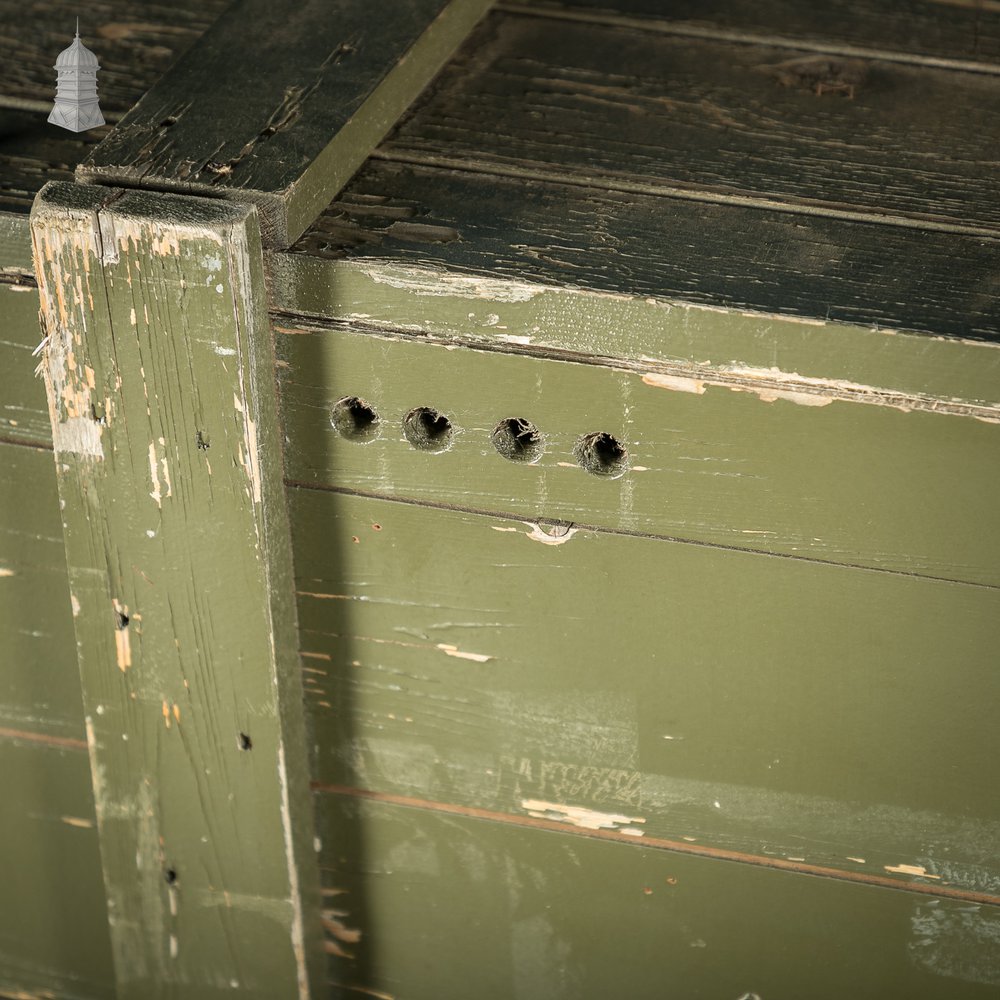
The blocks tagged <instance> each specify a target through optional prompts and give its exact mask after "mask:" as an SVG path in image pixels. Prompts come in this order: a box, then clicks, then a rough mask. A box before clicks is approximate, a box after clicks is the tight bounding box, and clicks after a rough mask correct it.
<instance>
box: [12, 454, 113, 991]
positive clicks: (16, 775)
mask: <svg viewBox="0 0 1000 1000" xmlns="http://www.w3.org/2000/svg"><path fill="white" fill-rule="evenodd" d="M49 457H50V459H51V456H49ZM74 669H75V668H74ZM0 798H2V801H3V808H2V809H0V875H2V878H3V895H4V900H5V902H6V905H5V906H0V996H10V997H15V998H19V1000H25V998H36V997H37V998H43V997H59V998H60V1000H63V998H66V1000H112V998H113V997H114V996H115V991H114V975H113V972H112V968H111V946H110V943H109V941H108V914H107V908H106V907H105V904H104V887H103V885H102V884H101V858H100V852H99V849H98V841H97V829H96V823H95V819H94V797H93V793H92V791H91V786H90V768H89V765H88V763H87V751H86V745H85V744H83V745H82V749H71V748H68V747H67V746H65V744H62V745H60V744H56V745H52V744H49V745H46V744H45V743H39V742H37V741H33V740H28V739H22V740H11V739H9V738H8V737H6V736H3V735H0Z"/></svg>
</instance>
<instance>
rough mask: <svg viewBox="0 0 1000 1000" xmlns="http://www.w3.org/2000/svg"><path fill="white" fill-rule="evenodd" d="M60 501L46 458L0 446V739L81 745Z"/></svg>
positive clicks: (77, 678) (80, 704)
mask: <svg viewBox="0 0 1000 1000" xmlns="http://www.w3.org/2000/svg"><path fill="white" fill-rule="evenodd" d="M58 501H59V497H58V494H57V492H56V476H55V465H54V463H53V461H52V452H51V451H44V450H41V449H36V448H23V447H17V446H15V445H11V444H0V648H2V649H3V670H2V671H0V733H3V732H7V733H14V732H19V731H21V730H25V731H28V732H30V733H32V734H48V735H51V736H54V737H58V738H60V739H63V738H65V739H69V740H72V741H75V742H77V743H79V744H81V745H82V741H83V739H84V728H83V702H82V700H81V696H80V676H79V672H78V671H77V667H76V643H75V642H74V639H73V618H72V614H71V611H70V599H69V581H68V579H67V576H66V553H65V549H64V548H63V532H62V521H61V520H60V517H59V502H58Z"/></svg>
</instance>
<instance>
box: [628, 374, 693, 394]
mask: <svg viewBox="0 0 1000 1000" xmlns="http://www.w3.org/2000/svg"><path fill="white" fill-rule="evenodd" d="M642 381H643V382H644V383H645V384H646V385H652V386H656V388H658V389H673V390H674V391H675V392H693V393H697V394H698V395H699V396H700V395H702V394H703V393H704V391H705V380H704V379H700V378H690V377H687V376H684V375H660V374H658V373H656V372H650V373H648V374H646V375H643V376H642Z"/></svg>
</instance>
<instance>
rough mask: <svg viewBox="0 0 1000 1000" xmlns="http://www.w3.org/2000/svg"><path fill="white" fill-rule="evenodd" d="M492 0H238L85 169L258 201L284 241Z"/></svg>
mask: <svg viewBox="0 0 1000 1000" xmlns="http://www.w3.org/2000/svg"><path fill="white" fill-rule="evenodd" d="M491 3H492V0H382V2H381V3H380V4H379V6H378V8H377V14H376V13H375V11H376V8H374V7H372V5H371V4H370V3H369V2H368V0H340V2H339V3H338V4H337V5H336V8H334V9H333V10H332V9H331V7H330V5H329V3H327V2H326V0H308V2H302V3H297V4H294V5H291V6H288V5H281V4H274V3H272V2H271V0H237V2H235V3H233V4H232V5H231V6H230V7H229V8H228V9H227V10H226V12H225V13H223V14H222V16H221V17H220V18H219V20H218V21H217V22H216V24H215V26H214V27H213V28H212V30H211V31H209V32H208V33H207V34H206V35H205V36H203V37H202V38H201V39H200V40H199V41H198V42H197V43H196V44H195V45H194V46H193V47H192V48H191V49H190V50H189V51H188V52H187V54H186V55H185V56H184V57H183V58H182V59H180V60H178V62H177V64H176V65H175V66H174V67H173V69H172V70H171V71H170V72H169V73H167V74H166V75H164V76H163V77H162V78H161V79H160V80H159V82H158V83H157V84H156V85H155V86H154V87H152V88H151V89H150V90H149V92H148V93H147V94H146V95H145V96H144V97H143V98H142V100H141V101H140V102H139V103H138V104H137V105H136V106H135V108H133V109H132V111H130V112H129V113H128V114H127V115H126V116H125V118H123V119H122V121H121V122H120V123H119V125H118V127H117V128H116V129H115V131H114V132H113V133H112V134H111V135H109V136H108V138H107V139H106V140H105V141H104V142H103V143H102V144H101V145H100V146H99V147H98V148H97V149H95V150H94V151H93V153H92V154H91V155H90V157H88V159H87V161H86V162H85V163H83V164H82V165H81V167H80V169H79V171H78V173H79V175H80V177H81V178H82V179H85V180H91V181H100V182H103V183H114V184H121V185H125V186H129V187H133V186H140V187H151V188H154V189H160V190H162V189H164V188H168V189H172V190H180V191H189V192H193V193H196V194H206V195H213V196H216V197H220V196H222V197H228V198H232V199H235V200H237V201H253V202H255V203H256V204H257V205H258V206H259V208H260V211H261V231H262V235H263V237H264V242H265V244H266V245H271V246H288V245H289V244H290V243H292V242H294V241H295V240H296V239H298V237H299V236H301V235H302V233H303V231H304V230H305V229H306V228H307V227H308V226H309V225H310V223H311V222H312V221H313V220H314V219H315V218H316V216H317V215H319V213H320V212H321V211H322V209H323V207H324V206H325V205H327V204H328V203H329V201H330V199H331V198H332V197H334V195H336V193H337V192H338V191H340V189H341V188H342V187H343V186H344V184H345V183H346V182H347V181H348V180H349V179H350V177H351V175H352V174H353V173H354V172H355V170H357V168H358V167H359V166H360V165H361V164H362V163H363V162H364V160H365V159H366V158H367V157H368V154H369V153H370V152H371V151H372V149H374V148H375V146H377V145H378V143H379V142H380V141H381V140H382V138H383V137H384V136H385V134H386V132H388V131H389V129H390V128H391V127H392V126H393V125H394V124H395V122H396V121H397V119H398V118H399V116H400V115H401V114H402V112H403V111H404V110H405V109H406V108H407V107H409V105H410V104H411V103H412V101H413V100H414V99H415V98H416V97H417V95H418V94H419V92H420V91H421V90H422V89H423V88H424V87H425V86H426V85H427V83H428V82H429V81H430V80H431V78H432V77H433V76H434V75H435V74H436V73H437V72H438V70H440V68H441V67H442V66H443V65H444V63H445V62H446V61H447V60H448V59H449V58H450V57H451V55H452V54H453V53H454V51H455V49H457V48H458V46H459V45H460V44H461V42H462V41H463V40H464V39H465V37H466V36H467V35H468V33H469V32H470V31H471V30H472V28H473V26H474V25H475V24H476V22H477V21H478V20H479V19H480V17H482V15H483V14H484V13H485V12H486V10H487V9H488V7H489V6H490V5H491ZM248 65H252V66H253V67H254V72H253V75H252V78H250V80H249V81H248V85H242V86H233V81H234V80H244V79H245V75H246V67H247V66H248ZM220 125H222V128H221V130H220Z"/></svg>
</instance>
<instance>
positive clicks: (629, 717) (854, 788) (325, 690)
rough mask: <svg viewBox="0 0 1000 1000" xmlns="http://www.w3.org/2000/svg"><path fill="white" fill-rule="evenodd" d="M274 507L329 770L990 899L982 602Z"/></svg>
mask: <svg viewBox="0 0 1000 1000" xmlns="http://www.w3.org/2000/svg"><path fill="white" fill-rule="evenodd" d="M290 503H291V510H292V526H293V539H294V544H295V558H296V577H297V583H298V590H299V621H300V628H301V642H302V657H303V660H302V662H303V668H304V678H305V684H306V695H307V707H308V709H309V712H310V715H311V717H312V724H313V730H314V733H315V743H316V752H317V764H316V771H315V773H316V777H317V780H318V781H320V782H321V783H323V784H333V785H343V786H353V787H357V788H362V789H370V790H372V791H375V792H385V793H390V794H396V795H404V796H412V797H416V798H419V799H426V800H431V801H434V802H441V803H451V804H456V805H459V806H469V807H476V808H481V809H487V810H492V811H497V812H502V813H505V814H509V815H511V816H515V817H529V816H533V815H535V814H536V813H537V814H539V815H541V816H543V817H544V818H548V819H553V820H556V821H559V822H562V823H563V824H564V825H565V826H566V827H567V829H580V828H584V829H587V828H603V829H605V830H609V831H622V830H625V831H627V832H629V836H630V839H631V840H633V841H634V842H635V843H642V841H643V839H644V838H650V839H653V838H662V839H665V840H669V841H674V842H677V843H684V844H688V845H691V846H692V847H694V848H725V849H728V850H731V851H735V852H741V853H743V854H746V855H753V856H754V857H755V858H757V859H758V861H757V863H761V859H765V860H766V859H767V858H774V859H778V860H780V861H784V862H792V863H796V864H798V863H804V864H808V865H813V866H820V867H824V868H826V869H834V870H836V871H839V872H842V873H843V874H844V876H845V877H848V876H851V877H858V878H862V877H866V876H870V875H876V876H880V877H882V878H890V879H894V880H896V881H897V882H898V883H899V884H901V885H907V884H917V885H919V886H921V887H923V888H929V889H930V890H931V891H933V890H934V888H943V889H946V890H948V891H951V890H955V889H959V890H966V891H969V892H974V893H985V894H987V895H989V896H990V897H993V898H995V899H997V900H1000V869H998V866H997V863H996V845H997V843H998V837H1000V800H998V797H997V795H996V792H995V788H994V783H993V782H992V779H991V776H990V765H989V762H990V761H991V760H992V759H993V758H994V757H995V755H996V753H997V752H998V750H1000V746H998V735H997V731H996V727H995V726H993V725H991V721H990V719H991V715H990V713H991V711H992V705H993V704H994V698H995V697H996V696H997V695H1000V692H998V691H997V685H998V679H997V675H996V671H995V669H994V665H995V659H996V657H995V648H996V643H997V638H998V626H997V621H998V609H1000V595H998V593H997V591H995V590H988V589H984V588H977V587H968V586H963V585H958V584H949V583H941V582H937V581H929V580H921V579H917V578H912V577H901V576H890V575H887V574H878V573H865V572H861V571H858V570H856V569H846V568H842V567H835V566H820V565H816V564H812V563H806V562H796V561H791V560H785V559H774V558H770V557H767V556H762V555H755V554H750V553H738V552H730V551H721V550H716V549H710V548H706V547H700V546H690V545H681V544H676V543H672V542H667V541H653V540H650V539H645V538H634V537H623V536H613V535H608V534H605V533H603V532H599V531H593V530H590V529H575V530H573V529H571V530H569V531H564V532H563V533H561V534H560V533H559V532H558V531H553V530H552V528H551V527H547V526H545V525H541V526H539V525H537V524H536V523H532V522H531V521H528V520H527V519H525V520H523V521H522V520H514V519H511V518H504V517H500V516H488V515H479V514H472V513H465V512H457V511H445V510H434V509H428V508H426V507H423V506H420V505H417V504H407V503H394V502H391V501H386V500H376V499H369V498H361V497H353V496H348V495H344V494H336V493H329V492H321V491H316V490H306V489H296V490H293V491H292V492H291V494H290ZM928 733H933V734H934V736H933V738H932V739H929V738H928V735H927V734H928ZM942 747H947V753H943V752H942V751H941V748H942ZM390 992H391V990H390Z"/></svg>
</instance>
